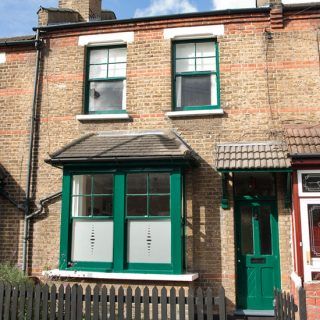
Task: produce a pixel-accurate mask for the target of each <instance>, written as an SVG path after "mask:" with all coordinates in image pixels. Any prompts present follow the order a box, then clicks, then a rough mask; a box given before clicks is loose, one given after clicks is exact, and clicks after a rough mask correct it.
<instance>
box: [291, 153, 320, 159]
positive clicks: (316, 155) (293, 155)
mask: <svg viewBox="0 0 320 320" xmlns="http://www.w3.org/2000/svg"><path fill="white" fill-rule="evenodd" d="M289 157H291V158H292V159H319V158H320V153H291V154H289Z"/></svg>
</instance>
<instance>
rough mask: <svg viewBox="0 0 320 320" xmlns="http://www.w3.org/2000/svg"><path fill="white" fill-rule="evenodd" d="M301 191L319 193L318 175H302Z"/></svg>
mask: <svg viewBox="0 0 320 320" xmlns="http://www.w3.org/2000/svg"><path fill="white" fill-rule="evenodd" d="M301 176H302V191H303V192H320V173H302V175H301Z"/></svg>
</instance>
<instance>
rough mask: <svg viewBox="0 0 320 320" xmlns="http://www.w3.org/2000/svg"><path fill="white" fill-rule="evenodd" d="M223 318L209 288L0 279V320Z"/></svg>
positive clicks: (220, 300)
mask: <svg viewBox="0 0 320 320" xmlns="http://www.w3.org/2000/svg"><path fill="white" fill-rule="evenodd" d="M217 317H219V320H226V302H225V291H224V289H223V288H221V289H220V290H219V295H218V297H214V296H213V292H212V289H210V288H208V289H206V290H203V289H201V288H198V289H196V290H194V289H192V288H190V289H188V290H187V292H186V290H185V289H184V288H179V289H176V288H171V289H170V290H167V289H166V288H161V289H160V290H159V289H158V288H157V287H153V288H152V289H151V290H150V289H149V288H148V287H145V288H143V289H141V288H139V287H137V288H135V289H132V288H131V287H128V288H123V287H119V288H118V289H116V288H115V287H113V286H112V287H111V288H107V287H106V286H100V285H96V286H94V288H93V290H92V289H91V287H90V286H87V287H86V288H85V289H84V288H83V287H82V286H81V285H79V284H74V285H72V286H70V285H67V286H64V285H60V286H59V287H58V288H57V287H56V285H52V286H50V287H49V286H48V285H40V284H37V285H36V286H33V285H28V286H25V285H20V286H14V285H11V284H9V283H3V282H0V319H1V320H2V319H4V320H9V319H19V320H20V319H21V320H22V319H24V320H25V319H26V320H29V319H30V320H31V319H35V320H40V319H41V320H47V319H48V320H55V319H58V320H62V319H63V320H78V319H79V320H80V319H81V320H83V319H85V320H89V319H94V320H98V319H99V320H113V319H118V320H121V319H127V320H130V319H136V320H138V319H144V320H148V319H161V320H165V319H172V320H174V319H180V320H184V319H190V320H193V319H197V320H204V319H213V318H215V319H216V318H217Z"/></svg>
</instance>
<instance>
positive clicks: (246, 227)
mask: <svg viewBox="0 0 320 320" xmlns="http://www.w3.org/2000/svg"><path fill="white" fill-rule="evenodd" d="M240 214H241V252H242V254H253V227H252V208H251V207H247V206H244V207H241V213H240Z"/></svg>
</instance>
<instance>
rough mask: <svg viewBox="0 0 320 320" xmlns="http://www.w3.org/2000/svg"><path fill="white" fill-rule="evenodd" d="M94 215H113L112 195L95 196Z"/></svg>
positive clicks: (93, 200) (93, 199)
mask: <svg viewBox="0 0 320 320" xmlns="http://www.w3.org/2000/svg"><path fill="white" fill-rule="evenodd" d="M92 202H93V210H92V215H94V216H112V196H103V197H96V196H95V197H93V198H92Z"/></svg>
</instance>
